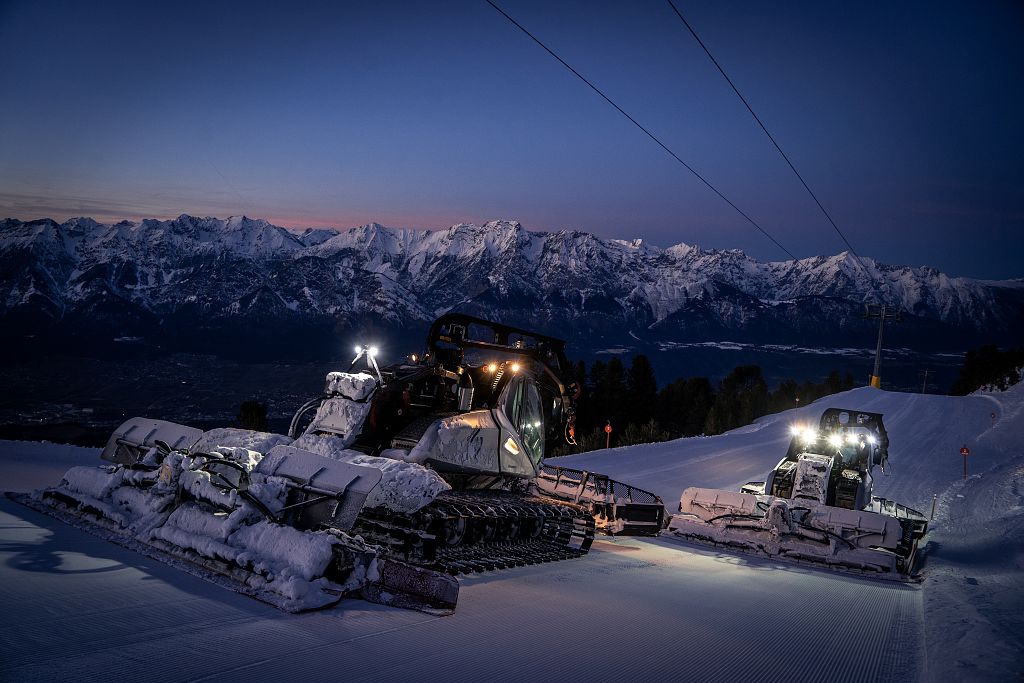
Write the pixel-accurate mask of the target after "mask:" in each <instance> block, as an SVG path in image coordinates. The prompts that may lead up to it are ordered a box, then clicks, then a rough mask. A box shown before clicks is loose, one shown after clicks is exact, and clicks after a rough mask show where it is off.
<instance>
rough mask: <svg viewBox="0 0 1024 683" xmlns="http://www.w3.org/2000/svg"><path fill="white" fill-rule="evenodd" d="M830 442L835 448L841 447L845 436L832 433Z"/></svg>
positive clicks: (829, 438)
mask: <svg viewBox="0 0 1024 683" xmlns="http://www.w3.org/2000/svg"><path fill="white" fill-rule="evenodd" d="M828 442H829V444H830V445H831V446H832V447H833V448H841V447H842V445H843V437H842V436H840V435H839V434H830V435H829V437H828Z"/></svg>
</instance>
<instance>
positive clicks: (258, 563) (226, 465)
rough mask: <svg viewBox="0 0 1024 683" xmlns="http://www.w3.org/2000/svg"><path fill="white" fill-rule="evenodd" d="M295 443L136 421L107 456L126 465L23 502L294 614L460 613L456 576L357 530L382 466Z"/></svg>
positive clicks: (80, 475)
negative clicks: (341, 609)
mask: <svg viewBox="0 0 1024 683" xmlns="http://www.w3.org/2000/svg"><path fill="white" fill-rule="evenodd" d="M167 438H169V439H171V442H172V443H174V444H176V447H175V448H173V449H172V448H171V447H170V446H168V444H167V442H166V441H165V440H164V439H167ZM289 441H291V439H289V438H288V437H282V436H279V435H274V434H266V433H261V432H252V431H248V430H234V429H220V430H213V431H210V432H206V433H205V434H204V433H203V432H201V431H199V430H193V429H191V428H189V427H184V426H182V425H176V424H174V423H168V422H161V421H157V420H147V419H144V418H135V419H132V420H129V421H128V422H126V423H125V424H123V425H122V426H121V427H120V428H118V429H117V430H116V431H115V433H114V434H113V435H112V437H111V439H110V441H109V443H108V445H107V448H106V449H104V457H107V456H108V455H110V456H112V457H107V459H111V460H114V461H116V462H117V463H118V464H116V465H110V466H102V467H84V466H80V467H73V468H71V469H70V470H68V472H67V473H66V474H65V475H64V477H63V478H62V480H61V482H60V484H58V485H57V486H56V487H53V488H50V489H46V490H43V491H39V492H37V493H36V494H34V495H33V496H32V497H30V498H29V497H23V498H22V499H19V500H20V502H23V503H25V504H28V505H30V506H32V507H35V508H36V509H41V510H43V511H45V512H48V513H49V514H52V515H54V516H56V517H58V518H59V519H62V520H63V521H66V522H69V523H71V524H74V525H75V526H78V527H79V528H83V529H85V530H86V531H89V532H91V533H94V534H96V535H99V536H101V537H103V538H105V539H107V540H110V541H113V542H115V543H118V544H119V545H122V546H125V547H128V548H132V549H134V550H137V551H139V552H142V553H144V554H146V555H148V556H151V557H154V558H156V559H160V560H162V561H165V562H168V563H169V564H172V565H174V566H176V567H178V568H181V569H184V570H186V571H188V572H190V573H192V574H195V575H198V576H202V577H204V578H208V579H210V580H213V581H214V582H215V583H218V584H220V585H223V586H226V587H229V588H231V589H232V590H235V591H237V592H240V593H243V594H246V595H250V596H252V597H255V598H257V599H259V600H262V601H264V602H267V603H269V604H272V605H274V606H275V607H279V608H281V609H283V610H286V611H289V612H299V611H304V610H308V609H316V608H321V607H325V606H327V605H331V604H334V603H336V602H338V601H339V600H340V599H341V598H342V597H344V596H356V597H363V598H365V599H367V600H371V601H374V602H380V603H384V604H390V605H396V606H402V607H410V608H416V609H422V610H426V611H432V612H442V613H445V612H450V611H451V610H452V609H454V607H455V603H456V601H457V597H458V583H457V582H456V581H455V580H454V579H452V578H451V577H448V576H446V575H443V574H440V573H438V572H431V571H429V570H422V569H420V568H411V567H403V566H400V565H401V563H397V562H394V561H391V560H388V561H387V562H384V561H383V558H381V557H380V555H381V549H380V548H378V547H377V546H374V545H371V544H368V543H366V542H364V541H363V540H362V539H361V538H360V537H359V536H357V535H354V534H352V533H348V530H350V529H351V528H352V526H353V524H354V521H355V518H356V515H357V514H358V513H359V511H360V509H361V508H362V506H363V504H364V502H365V500H366V497H367V495H368V494H369V493H370V492H371V491H372V490H373V489H374V487H376V486H377V485H378V483H379V482H380V480H381V477H382V472H381V470H379V469H376V468H374V467H368V466H363V465H359V464H353V463H350V462H346V461H342V460H335V459H331V458H327V457H323V456H321V455H317V454H316V453H311V452H309V451H305V450H301V449H298V448H295V447H293V446H289V445H286V442H289ZM183 444H187V445H183ZM250 447H251V448H250ZM254 448H258V449H260V450H253V449H254ZM264 451H265V452H266V455H264Z"/></svg>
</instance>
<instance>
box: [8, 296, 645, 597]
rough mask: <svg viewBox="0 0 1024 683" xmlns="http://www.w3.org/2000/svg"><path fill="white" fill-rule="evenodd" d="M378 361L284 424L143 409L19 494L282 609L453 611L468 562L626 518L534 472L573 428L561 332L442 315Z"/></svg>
mask: <svg viewBox="0 0 1024 683" xmlns="http://www.w3.org/2000/svg"><path fill="white" fill-rule="evenodd" d="M375 356H376V349H373V348H370V347H360V348H359V349H357V353H356V357H355V359H354V360H353V362H352V365H351V366H350V367H349V369H348V371H347V372H332V373H329V374H328V375H327V382H326V386H325V390H324V392H323V394H322V395H321V396H318V397H316V398H315V399H313V400H311V401H309V402H307V403H306V404H305V405H303V406H302V407H301V408H300V409H299V410H298V411H297V412H296V414H295V417H294V418H293V420H292V423H291V426H290V429H289V434H288V435H287V436H285V435H277V434H269V433H264V432H255V431H250V430H243V429H227V428H225V429H214V430H211V431H207V432H202V431H201V430H198V429H194V428H191V427H187V426H184V425H179V424H175V423H172V422H165V421H161V420H152V419H147V418H134V419H132V420H128V421H127V422H125V423H124V424H122V425H121V426H120V427H119V428H118V429H117V430H116V431H115V433H114V434H113V435H112V436H111V437H110V440H109V442H108V443H107V446H106V448H104V450H103V453H102V454H101V458H102V459H103V460H105V461H107V462H109V463H111V464H110V465H106V466H102V467H74V468H72V469H71V470H69V471H68V472H67V473H66V474H65V475H64V477H63V479H62V480H61V482H60V484H59V485H58V486H56V487H54V488H50V489H46V490H43V491H40V492H37V493H36V494H34V495H33V496H31V497H26V496H22V497H20V498H19V500H20V502H23V503H25V504H28V505H31V506H33V507H36V508H37V509H42V510H43V511H45V512H48V513H49V514H53V515H54V516H57V517H59V518H61V519H64V520H65V521H68V522H70V523H72V524H75V525H77V526H79V527H82V528H86V529H87V530H89V531H91V532H93V533H96V534H98V535H101V536H103V537H105V538H108V539H109V540H112V541H114V542H116V543H119V544H121V545H124V546H126V547H130V548H133V549H136V550H139V551H140V552H143V553H145V554H147V555H150V556H152V557H156V558H157V559H161V560H164V561H166V562H169V563H171V564H174V565H176V566H180V567H182V568H184V569H186V570H187V571H190V572H191V573H194V574H197V575H200V576H203V577H204V578H208V579H210V580H213V581H215V582H217V583H221V584H223V585H226V586H228V587H230V588H232V589H233V590H236V591H239V592H242V593H245V594H248V595H252V596H253V597H256V598H259V599H262V600H264V601H266V602H269V603H271V604H274V605H276V606H278V607H280V608H282V609H286V610H289V611H301V610H305V609H311V608H318V607H323V606H325V605H328V604H332V603H334V602H337V601H338V600H340V599H341V598H342V597H344V596H354V597H362V598H364V599H367V600H371V601H374V602H379V603H384V604H389V605H396V606H403V607H410V608H415V609H422V610H427V611H439V612H448V611H451V610H452V609H454V607H455V604H456V602H457V597H458V581H457V580H456V579H455V575H458V574H459V573H463V572H475V571H486V570H494V569H502V568H506V567H514V566H522V565H529V564H536V563H539V562H548V561H552V560H561V559H567V558H573V557H578V556H580V555H583V554H586V553H587V552H588V550H589V548H590V546H591V543H592V542H593V538H594V533H595V516H594V511H595V509H598V508H597V507H596V506H601V507H600V510H601V511H602V516H600V517H599V518H600V519H601V520H602V521H603V522H604V523H605V526H606V527H608V526H609V525H610V528H611V527H614V528H613V529H611V530H617V531H620V532H621V531H623V530H624V529H625V527H626V525H624V524H623V523H621V522H619V523H617V521H618V520H616V519H615V513H616V511H617V510H618V511H619V513H620V514H626V513H627V509H626V508H625V507H616V506H615V505H611V506H610V507H609V506H608V503H609V500H608V497H607V495H602V496H597V497H595V494H594V489H593V488H592V487H591V488H589V489H588V488H587V487H586V486H578V487H576V488H574V489H573V490H572V491H567V490H565V487H561V488H560V487H558V486H555V487H551V488H552V489H553V490H544V489H541V488H538V486H537V485H536V483H535V482H536V481H538V473H539V472H540V471H541V468H542V459H543V456H544V451H545V443H546V442H547V441H549V440H550V439H551V438H552V437H553V436H556V435H559V436H560V435H561V434H562V433H563V430H564V433H565V434H566V435H567V436H568V438H569V439H570V440H571V434H572V423H573V419H574V413H575V400H576V398H577V397H578V394H579V388H578V386H577V385H576V383H575V382H574V381H572V379H571V375H570V373H569V368H568V362H567V361H566V358H565V355H564V342H563V341H562V340H559V339H554V338H552V337H547V336H543V335H539V334H535V333H532V332H527V331H525V330H521V329H517V328H514V327H509V326H506V325H501V324H497V323H493V322H489V321H486V320H482V319H479V318H473V317H470V316H465V315H460V314H448V315H445V316H442V317H441V318H439V319H438V320H437V321H435V323H434V324H433V325H432V327H431V330H430V332H429V334H428V338H427V353H426V354H425V355H424V356H423V357H422V358H418V357H417V356H415V355H413V356H410V357H409V358H408V359H407V360H405V361H403V362H400V363H397V364H395V365H392V366H388V367H386V368H383V369H381V368H379V367H378V365H377V362H376V358H375ZM361 359H365V361H366V365H367V369H368V370H371V371H372V374H370V373H369V372H353V369H354V368H355V366H356V364H357V363H358V362H359V361H360V360H361ZM314 411H315V412H314ZM311 415H312V417H310V416H311ZM597 476H600V475H597ZM621 486H623V485H621V484H620V487H621ZM638 495H639V494H638ZM648 495H649V494H648ZM613 502H614V500H613ZM658 506H659V507H660V501H658ZM640 508H643V506H642V505H641V506H640ZM635 509H637V508H631V509H630V512H632V511H633V510H635ZM662 509H663V508H662ZM647 516H650V514H649V513H648V515H647Z"/></svg>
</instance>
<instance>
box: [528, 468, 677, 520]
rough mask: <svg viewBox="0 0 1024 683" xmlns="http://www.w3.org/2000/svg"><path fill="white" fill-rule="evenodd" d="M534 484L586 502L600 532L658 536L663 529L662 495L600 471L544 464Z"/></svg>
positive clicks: (567, 498)
mask: <svg viewBox="0 0 1024 683" xmlns="http://www.w3.org/2000/svg"><path fill="white" fill-rule="evenodd" d="M535 483H536V484H537V488H538V489H540V490H541V491H543V492H544V493H546V494H547V495H549V496H553V497H555V498H560V499H562V500H569V501H572V502H574V503H582V504H585V505H589V506H590V509H591V512H592V513H593V515H594V521H595V524H596V526H597V530H598V531H601V532H603V533H606V534H609V535H621V536H657V535H658V534H659V533H661V530H662V529H664V528H665V517H666V514H665V512H666V511H665V505H664V503H662V500H661V498H659V497H658V496H656V495H655V494H653V493H651V492H650V491H644V490H643V489H638V488H636V487H635V486H630V485H629V484H624V483H622V482H621V481H616V480H614V479H610V478H609V477H607V476H605V475H603V474H597V473H595V472H586V471H584V470H574V469H571V468H569V467H557V466H555V465H543V466H542V467H541V469H540V471H539V472H538V473H537V479H536V482H535Z"/></svg>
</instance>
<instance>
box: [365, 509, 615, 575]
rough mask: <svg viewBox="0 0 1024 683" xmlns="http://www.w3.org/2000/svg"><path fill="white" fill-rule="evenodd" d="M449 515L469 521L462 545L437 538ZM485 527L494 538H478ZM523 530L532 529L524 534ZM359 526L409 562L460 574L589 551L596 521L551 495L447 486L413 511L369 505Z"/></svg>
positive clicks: (554, 559) (370, 537) (584, 510)
mask: <svg viewBox="0 0 1024 683" xmlns="http://www.w3.org/2000/svg"><path fill="white" fill-rule="evenodd" d="M446 518H447V519H457V518H462V519H464V520H465V524H466V529H467V533H466V535H465V537H463V538H462V539H460V542H459V543H458V544H452V545H448V544H447V543H445V542H444V541H443V540H440V539H438V538H437V532H438V531H439V530H440V529H441V527H442V526H443V522H444V520H445V519H446ZM485 527H486V528H489V529H491V531H492V536H491V537H490V538H480V537H479V536H480V535H481V529H483V528H485ZM516 528H518V531H512V530H513V529H516ZM524 529H529V530H532V533H530V534H529V535H528V536H524V535H523V531H524ZM354 531H355V532H356V533H360V534H363V535H364V537H366V540H368V541H370V542H373V543H382V544H384V545H387V546H389V547H390V548H391V549H392V552H394V553H396V554H397V555H399V556H400V557H401V559H403V560H405V561H408V562H411V563H413V564H419V565H421V566H424V567H428V568H430V569H434V570H438V571H442V572H445V573H448V574H452V575H458V574H465V573H471V572H483V571H495V570H500V569H508V568H511V567H522V566H526V565H533V564H540V563H544V562H557V561H559V560H567V559H572V558H575V557H579V556H581V555H585V554H586V553H587V552H588V551H589V550H590V545H591V543H592V542H593V540H594V533H595V525H594V518H593V516H592V515H591V514H590V512H589V511H588V510H587V509H586V508H584V507H582V506H579V505H574V504H571V503H566V502H563V501H558V500H554V499H550V498H542V497H538V496H523V495H520V494H514V493H505V492H494V491H447V492H445V493H443V494H441V495H440V496H438V497H437V498H436V499H435V500H434V501H433V502H432V503H431V504H430V505H428V506H427V507H426V508H424V509H423V510H420V511H419V512H417V513H416V514H414V515H390V514H388V513H387V512H386V511H384V510H381V509H376V510H364V512H363V514H361V515H360V518H359V519H358V520H357V522H356V528H355V529H354ZM474 532H475V533H476V537H474ZM509 536H511V537H512V538H511V539H509V538H508V537H509Z"/></svg>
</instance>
